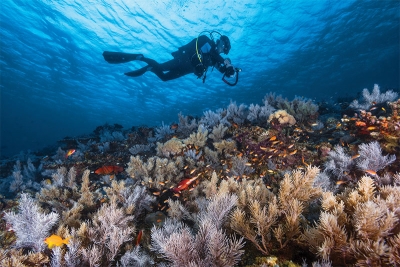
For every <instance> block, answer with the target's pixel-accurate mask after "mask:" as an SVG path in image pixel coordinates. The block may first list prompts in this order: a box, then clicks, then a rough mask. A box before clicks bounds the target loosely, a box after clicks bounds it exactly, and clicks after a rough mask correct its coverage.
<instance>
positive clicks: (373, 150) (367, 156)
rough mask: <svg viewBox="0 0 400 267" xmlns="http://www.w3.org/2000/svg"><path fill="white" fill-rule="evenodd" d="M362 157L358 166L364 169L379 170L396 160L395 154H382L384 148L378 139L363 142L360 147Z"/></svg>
mask: <svg viewBox="0 0 400 267" xmlns="http://www.w3.org/2000/svg"><path fill="white" fill-rule="evenodd" d="M358 152H359V154H360V157H359V159H358V162H357V167H358V168H359V169H361V170H363V171H366V170H373V171H375V172H376V171H379V170H381V169H383V168H385V167H386V166H387V165H390V164H391V163H393V162H394V161H395V160H396V156H395V155H387V156H382V149H381V147H380V145H379V143H378V142H377V141H374V142H371V143H369V144H361V145H360V146H359V148H358Z"/></svg>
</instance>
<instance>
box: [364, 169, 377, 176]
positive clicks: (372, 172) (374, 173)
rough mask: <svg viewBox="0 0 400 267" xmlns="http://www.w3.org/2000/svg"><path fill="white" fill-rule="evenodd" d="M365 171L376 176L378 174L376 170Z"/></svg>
mask: <svg viewBox="0 0 400 267" xmlns="http://www.w3.org/2000/svg"><path fill="white" fill-rule="evenodd" d="M365 172H366V173H368V174H369V175H372V176H376V175H377V174H376V171H374V170H366V171H365Z"/></svg>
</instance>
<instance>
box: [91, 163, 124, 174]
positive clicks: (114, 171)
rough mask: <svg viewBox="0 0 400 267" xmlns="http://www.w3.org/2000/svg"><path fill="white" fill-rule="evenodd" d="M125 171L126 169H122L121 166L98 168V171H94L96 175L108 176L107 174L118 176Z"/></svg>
mask: <svg viewBox="0 0 400 267" xmlns="http://www.w3.org/2000/svg"><path fill="white" fill-rule="evenodd" d="M123 171H124V168H122V167H121V166H116V165H110V166H103V167H101V168H98V169H97V170H95V171H94V173H95V174H99V175H107V174H117V173H120V172H123Z"/></svg>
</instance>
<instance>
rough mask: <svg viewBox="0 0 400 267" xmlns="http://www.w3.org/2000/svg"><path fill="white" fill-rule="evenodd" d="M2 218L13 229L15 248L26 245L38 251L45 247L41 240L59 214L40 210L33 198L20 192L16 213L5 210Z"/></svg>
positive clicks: (46, 234)
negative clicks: (45, 212) (15, 240)
mask: <svg viewBox="0 0 400 267" xmlns="http://www.w3.org/2000/svg"><path fill="white" fill-rule="evenodd" d="M4 219H5V220H6V221H7V223H9V224H10V225H11V227H12V229H13V231H15V235H16V236H17V242H16V243H15V246H16V247H17V248H25V247H28V248H32V249H33V250H34V251H35V252H40V251H42V250H43V249H44V247H45V244H44V242H43V240H44V239H45V238H46V237H47V236H48V234H49V232H50V230H51V228H52V227H53V226H54V225H55V224H56V222H57V221H58V219H59V215H58V214H57V213H55V212H51V213H49V214H44V213H42V212H40V210H39V206H38V205H37V204H36V203H35V200H34V199H33V198H31V197H30V196H29V195H28V194H22V195H21V199H20V202H19V206H18V213H15V212H5V214H4Z"/></svg>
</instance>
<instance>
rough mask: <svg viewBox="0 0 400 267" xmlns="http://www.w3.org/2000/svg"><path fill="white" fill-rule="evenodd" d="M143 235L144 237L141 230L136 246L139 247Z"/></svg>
mask: <svg viewBox="0 0 400 267" xmlns="http://www.w3.org/2000/svg"><path fill="white" fill-rule="evenodd" d="M142 235H143V230H140V231H139V234H138V236H137V238H136V246H139V244H140V240H142Z"/></svg>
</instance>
